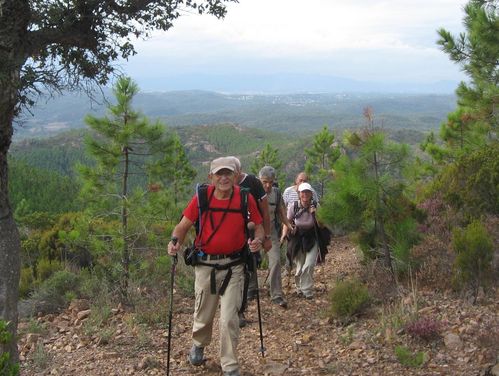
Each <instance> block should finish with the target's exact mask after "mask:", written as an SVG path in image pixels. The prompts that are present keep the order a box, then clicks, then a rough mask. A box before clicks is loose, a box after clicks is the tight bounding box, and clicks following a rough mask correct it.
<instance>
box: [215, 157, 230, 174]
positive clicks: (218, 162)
mask: <svg viewBox="0 0 499 376" xmlns="http://www.w3.org/2000/svg"><path fill="white" fill-rule="evenodd" d="M224 168H226V169H229V170H231V171H236V166H235V164H234V159H233V158H232V157H220V158H217V159H214V160H213V161H212V162H211V165H210V173H211V174H216V173H217V171H220V170H222V169H224Z"/></svg>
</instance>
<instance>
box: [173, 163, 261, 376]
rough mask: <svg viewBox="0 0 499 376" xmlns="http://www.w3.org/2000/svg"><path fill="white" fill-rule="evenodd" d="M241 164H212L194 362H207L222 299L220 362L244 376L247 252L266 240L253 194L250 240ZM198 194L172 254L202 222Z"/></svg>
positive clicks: (198, 269)
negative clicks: (240, 346)
mask: <svg viewBox="0 0 499 376" xmlns="http://www.w3.org/2000/svg"><path fill="white" fill-rule="evenodd" d="M235 170H236V167H235V165H234V163H233V159H231V158H229V157H222V158H217V159H215V160H214V161H212V162H211V165H210V174H209V179H210V181H211V185H210V186H209V187H208V191H207V197H208V209H207V210H205V211H204V212H203V213H202V218H201V221H200V225H199V233H198V235H197V237H196V240H195V246H196V249H197V250H198V252H197V257H198V259H199V260H201V262H200V263H199V264H198V265H195V268H194V270H195V282H194V290H195V299H196V301H195V306H194V323H193V328H192V342H193V346H192V348H191V350H190V352H189V357H188V359H189V362H190V363H191V364H192V365H195V366H198V365H201V364H202V363H203V362H204V348H205V347H206V346H207V345H209V344H210V342H211V337H212V326H213V319H214V317H215V313H216V310H217V308H218V304H219V303H220V320H219V321H220V363H221V366H222V371H223V372H224V375H228V376H239V375H240V373H239V363H238V360H237V343H238V339H239V319H238V310H239V308H240V307H241V302H242V298H243V296H242V292H243V286H244V260H243V254H244V250H245V247H246V244H248V246H249V249H250V251H251V252H258V251H259V250H260V249H261V247H262V243H263V241H264V230H263V227H262V217H261V215H260V213H259V211H258V208H257V205H256V202H255V200H254V198H253V197H252V196H251V195H248V196H247V199H248V212H249V221H251V222H253V223H254V224H255V225H256V226H255V237H254V239H252V240H247V239H246V228H245V226H246V220H245V218H244V217H243V215H242V213H241V194H240V189H239V187H238V186H237V185H235V183H236V182H235V178H236V174H235ZM198 217H199V208H198V198H197V196H194V197H193V198H192V199H191V201H190V202H189V204H188V205H187V208H186V209H185V210H184V212H183V217H182V219H181V220H180V222H179V223H178V224H177V226H175V229H174V230H173V233H172V238H174V237H175V238H177V239H178V241H177V243H176V244H173V242H170V243H169V244H168V253H169V254H170V255H172V256H173V255H176V254H177V252H178V251H179V250H180V248H181V246H182V243H183V241H184V239H185V236H186V234H187V232H188V230H189V229H190V228H191V227H192V225H193V224H194V223H195V222H196V221H197V220H198Z"/></svg>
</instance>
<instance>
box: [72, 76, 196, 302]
mask: <svg viewBox="0 0 499 376" xmlns="http://www.w3.org/2000/svg"><path fill="white" fill-rule="evenodd" d="M113 91H114V95H115V97H116V101H117V103H116V104H115V105H110V106H109V113H110V114H109V117H108V116H105V117H103V118H97V117H94V116H90V115H89V116H87V117H86V119H85V121H86V123H87V124H88V125H89V126H90V127H91V128H92V129H93V130H94V131H95V133H96V135H95V137H87V139H86V140H85V143H86V146H87V148H88V152H89V153H90V154H91V155H92V156H93V157H94V158H95V160H96V165H95V166H94V167H85V166H80V168H79V170H80V173H81V176H82V178H83V180H84V186H83V189H82V196H83V197H84V199H85V201H86V204H87V207H88V210H89V211H90V212H91V213H93V214H94V215H96V216H100V217H101V216H105V217H107V218H109V219H110V220H112V221H119V223H120V230H119V231H118V234H117V236H116V238H115V244H116V245H119V246H120V247H121V267H122V276H121V291H122V293H123V296H124V297H126V291H127V287H128V280H129V276H130V271H129V267H130V253H131V248H132V247H133V243H134V241H135V240H137V239H138V238H140V236H141V235H140V234H141V233H143V232H144V231H145V230H146V228H144V219H143V218H137V217H136V216H135V215H136V214H138V213H140V210H139V208H141V207H142V206H144V205H145V201H146V200H147V197H148V191H151V185H152V184H156V183H155V182H158V181H163V182H166V183H165V184H164V186H162V187H160V188H161V189H168V187H169V186H170V185H173V189H178V190H179V191H180V190H181V189H182V187H183V186H184V185H185V184H186V183H187V182H188V179H189V177H192V176H193V170H192V167H190V165H188V162H187V161H186V159H185V154H183V152H181V151H180V149H181V145H180V144H179V141H178V137H177V138H175V137H173V136H169V135H167V134H166V132H165V128H164V127H163V125H161V124H160V123H156V124H150V122H149V121H148V120H147V119H146V118H145V117H143V116H141V115H140V114H139V113H138V112H137V111H135V110H134V109H133V108H132V100H133V98H134V96H135V95H136V94H137V92H138V87H137V85H136V84H135V83H134V82H133V81H132V80H131V79H130V78H127V77H122V78H120V79H119V80H118V81H117V83H116V85H115V87H114V90H113ZM180 162H182V163H183V165H180ZM168 179H170V181H168ZM170 183H171V184H170Z"/></svg>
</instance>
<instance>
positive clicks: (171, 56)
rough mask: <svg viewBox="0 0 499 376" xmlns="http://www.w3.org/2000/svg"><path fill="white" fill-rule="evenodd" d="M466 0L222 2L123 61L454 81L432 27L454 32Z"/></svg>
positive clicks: (192, 68)
mask: <svg viewBox="0 0 499 376" xmlns="http://www.w3.org/2000/svg"><path fill="white" fill-rule="evenodd" d="M465 3H466V1H465V0H418V1H414V0H352V1H345V0H307V1H303V0H240V2H239V4H229V11H228V14H227V16H226V18H225V19H223V20H218V19H216V18H214V17H210V16H206V15H204V16H198V15H195V14H186V15H185V16H183V17H181V18H180V19H179V20H177V23H176V24H175V27H174V28H173V29H171V30H170V31H168V32H166V33H157V34H156V35H155V36H154V37H153V38H152V39H151V40H148V41H146V42H140V43H138V50H139V57H138V58H134V59H132V61H131V63H130V64H129V66H130V68H131V69H134V70H137V67H134V61H135V62H139V61H140V62H142V64H143V63H144V61H147V60H148V59H157V60H161V61H162V62H163V63H164V67H165V69H180V70H181V71H197V72H200V71H202V70H203V69H204V70H206V71H207V72H209V71H212V72H213V71H217V70H230V71H237V70H238V69H240V71H244V70H245V69H250V70H251V69H253V70H256V69H263V70H266V71H267V72H272V71H275V70H276V69H278V70H280V71H288V72H289V71H299V70H301V71H303V70H306V69H310V70H314V71H322V73H324V74H330V75H345V76H348V77H351V78H358V79H365V78H368V77H372V76H374V75H379V76H380V77H382V78H383V79H390V80H402V79H405V78H407V77H413V78H415V79H426V80H433V79H438V77H441V79H450V78H453V77H454V78H456V79H457V78H460V73H459V69H458V67H456V66H455V65H452V63H450V61H449V60H448V58H447V56H446V55H445V54H443V53H442V52H441V51H440V50H439V49H438V47H437V45H436V43H435V42H436V40H437V37H438V36H437V33H436V30H437V29H438V28H440V27H444V28H446V29H449V30H451V31H453V32H458V31H460V30H461V22H462V17H463V11H462V8H463V6H464V4H465ZM366 64H369V65H368V66H366ZM151 65H160V64H158V63H152V64H151ZM404 66H405V67H404ZM408 69H410V72H409V73H407V70H408ZM151 73H152V72H149V74H151Z"/></svg>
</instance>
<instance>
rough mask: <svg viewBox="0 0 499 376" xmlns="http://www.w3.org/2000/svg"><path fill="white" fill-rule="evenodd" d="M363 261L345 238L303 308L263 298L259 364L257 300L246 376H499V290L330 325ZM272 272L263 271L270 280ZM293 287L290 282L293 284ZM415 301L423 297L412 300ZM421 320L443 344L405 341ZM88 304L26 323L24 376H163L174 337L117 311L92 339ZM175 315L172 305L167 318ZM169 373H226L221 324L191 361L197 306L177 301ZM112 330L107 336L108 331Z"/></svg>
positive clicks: (245, 338)
mask: <svg viewBox="0 0 499 376" xmlns="http://www.w3.org/2000/svg"><path fill="white" fill-rule="evenodd" d="M360 271H361V265H360V259H359V255H358V253H357V252H356V250H355V248H354V247H353V246H352V244H351V243H350V242H349V241H348V240H347V239H346V238H339V239H334V241H333V243H332V246H331V249H330V253H329V255H328V256H327V260H326V263H325V265H323V266H319V267H317V269H316V273H315V281H316V283H315V286H316V295H315V298H314V299H313V300H305V299H303V298H299V297H297V296H295V295H293V293H292V292H293V291H292V289H291V288H290V289H289V291H288V293H287V299H288V309H283V308H281V307H278V306H275V305H272V304H271V303H270V299H269V297H268V292H267V290H266V289H265V288H263V289H262V292H261V309H262V317H263V331H264V346H265V348H266V352H265V357H262V356H261V354H260V352H259V349H260V339H259V326H258V318H257V307H256V302H254V301H253V302H251V303H250V306H249V311H248V314H247V318H248V319H249V320H250V324H249V325H248V326H246V327H245V328H243V329H242V331H241V336H240V344H239V358H240V362H241V370H242V375H243V376H250V375H371V376H375V375H379V376H382V375H462V376H471V375H493V374H495V375H499V366H498V365H497V357H498V355H499V296H498V291H497V289H495V290H494V291H492V292H489V293H488V294H487V296H484V297H482V299H481V301H480V304H478V305H471V304H470V303H468V302H466V301H464V300H461V299H458V298H456V297H454V296H453V295H452V294H450V293H449V294H444V293H442V292H434V291H426V290H424V289H421V290H418V291H417V292H416V294H415V292H414V290H413V291H411V292H407V293H406V294H405V295H404V294H401V295H400V296H397V297H396V298H395V299H394V302H393V304H392V305H391V306H390V307H391V308H387V305H386V304H385V306H384V307H383V305H382V304H377V305H373V306H372V308H370V309H369V310H368V312H366V313H365V314H364V315H363V316H361V317H358V318H357V319H356V320H355V321H353V322H352V323H351V324H350V325H348V326H342V325H339V323H337V322H336V321H334V320H331V319H329V318H328V315H327V310H328V296H329V292H330V291H331V288H332V287H333V286H334V283H335V282H336V281H337V280H340V279H345V278H349V277H353V276H357V275H359V273H360ZM266 273H267V271H266V270H262V271H260V275H259V278H260V280H261V281H262V282H263V280H264V279H265V276H266ZM286 283H287V279H286V277H285V278H284V284H285V285H286ZM415 296H416V298H415ZM415 300H417V308H416V309H417V311H418V312H419V315H420V316H428V315H430V316H431V317H433V318H435V319H438V320H439V321H440V322H442V323H443V326H442V331H441V334H442V335H441V338H440V339H438V340H435V341H432V342H430V343H426V342H421V341H417V340H414V339H411V338H409V337H408V335H407V334H405V333H404V331H403V330H401V329H394V328H396V327H397V326H396V325H395V322H396V321H397V320H399V319H400V317H402V316H403V313H404V312H406V311H407V310H408V309H409V308H411V307H416V305H415V304H416V302H415ZM88 308H89V305H88V302H84V301H75V302H73V304H72V305H71V306H70V307H69V308H68V309H67V310H65V311H64V312H62V313H61V314H59V315H47V316H42V317H39V318H38V319H37V320H38V322H39V323H41V324H44V326H45V327H46V331H45V332H43V333H41V334H37V333H29V322H22V323H21V324H20V332H21V333H24V334H23V335H22V336H21V337H20V339H19V349H20V353H21V374H22V375H106V376H113V375H116V376H118V375H164V374H166V357H167V356H166V345H167V331H165V330H164V329H145V330H140V329H137V327H136V326H135V325H132V324H131V322H132V321H133V320H132V319H131V315H130V314H129V313H127V312H125V311H124V310H123V309H122V308H121V307H116V308H115V309H113V311H112V318H111V319H109V320H108V321H109V322H108V325H110V326H111V327H112V328H113V330H112V331H108V333H107V335H102V334H101V335H93V336H89V335H85V333H84V332H83V330H82V323H84V321H85V320H88V316H89V315H90V314H91V312H89V310H88ZM167 309H168V307H167V306H165V315H166V314H167ZM173 322H174V326H173V339H172V350H171V351H172V353H171V354H172V355H171V364H170V374H171V375H208V376H209V375H221V370H220V367H219V362H218V329H217V326H218V323H216V324H215V330H214V336H213V342H212V344H211V346H210V347H208V348H207V349H206V350H205V356H206V357H207V358H208V360H207V362H206V363H205V364H204V365H203V366H200V367H192V366H190V365H189V364H188V363H187V360H186V358H187V352H188V350H189V348H190V344H191V341H190V333H191V324H192V299H190V298H186V297H183V296H181V295H180V294H176V295H175V297H174V319H173ZM105 330H106V329H105V328H103V331H105ZM397 345H403V346H406V347H407V348H409V349H411V351H412V352H417V351H422V352H425V362H424V364H423V366H422V367H420V368H410V367H406V366H404V365H402V364H400V362H399V361H398V360H397V357H396V355H395V352H394V348H395V347H396V346H397Z"/></svg>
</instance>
